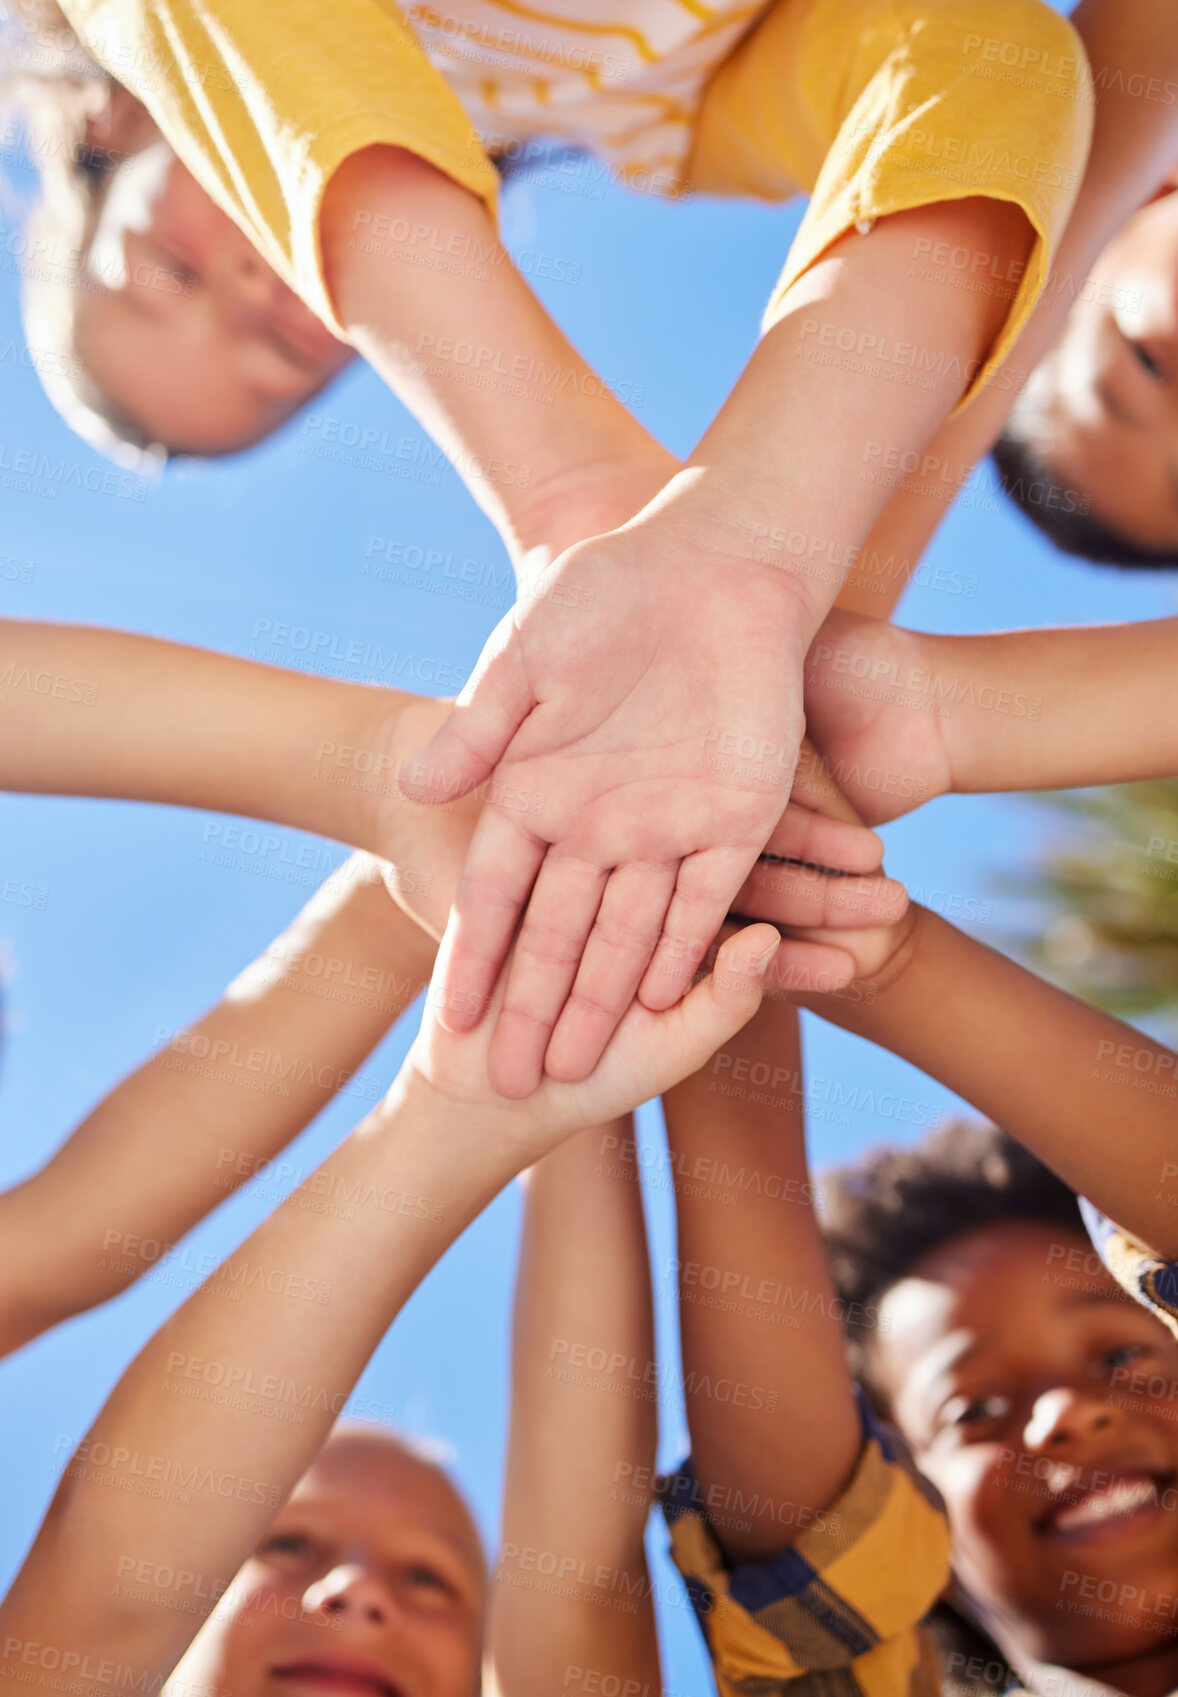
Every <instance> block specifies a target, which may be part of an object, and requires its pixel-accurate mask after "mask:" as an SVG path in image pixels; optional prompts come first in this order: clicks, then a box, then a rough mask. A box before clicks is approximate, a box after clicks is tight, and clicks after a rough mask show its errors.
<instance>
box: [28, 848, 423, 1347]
mask: <svg viewBox="0 0 1178 1697" xmlns="http://www.w3.org/2000/svg"><path fill="white" fill-rule="evenodd" d="M433 953H434V950H433V945H432V943H431V941H430V939H429V938H427V937H426V936H425V934H424V933H423V932H422V931H421V930H420V929H419V927H418V926H416V925H415V924H414V923H413V921H412V920H411V919H409V918H408V917H407V916H406V915H405V914H403V913H402V912H401V911H400V909H399V908H398V907H396V906H395V904H394V903H393V902H391V901H390V900H389V898H388V893H387V891H386V888H385V884H384V880H383V878H382V876H381V873H380V869H379V867H378V866H376V865H375V864H374V863H372V862H370V861H369V860H368V859H367V857H366V856H363V855H356V856H353V858H352V859H351V860H349V861H347V862H345V864H344V865H343V866H342V867H341V868H340V870H339V871H338V872H337V873H335V874H334V875H333V876H332V878H330V879H329V880H328V882H327V884H326V885H325V886H324V887H323V889H321V890H320V891H319V892H318V894H317V895H315V896H314V897H313V898H312V900H311V901H310V902H309V903H308V904H307V906H306V907H305V908H304V909H303V912H302V913H301V914H300V915H299V917H298V918H297V919H296V920H295V922H294V924H293V925H291V926H290V927H289V928H288V929H287V930H286V931H284V932H283V934H282V935H281V936H280V937H278V938H276V939H275V941H274V942H273V943H272V944H271V945H270V947H269V948H268V949H267V950H266V952H265V954H264V955H262V956H261V957H260V958H259V959H258V960H256V961H255V962H254V963H253V965H252V966H250V967H247V968H246V970H245V971H244V972H243V973H242V974H241V975H240V977H238V978H237V979H236V980H235V982H234V983H233V984H232V985H230V987H229V989H228V991H227V992H226V994H225V997H224V999H223V1000H222V1001H221V1002H219V1003H218V1004H217V1006H216V1007H215V1008H213V1009H212V1010H211V1011H210V1012H209V1013H207V1014H206V1015H205V1016H204V1018H203V1019H201V1020H199V1021H198V1022H197V1023H196V1024H195V1025H193V1026H192V1027H191V1028H190V1029H189V1030H187V1031H183V1032H178V1033H176V1034H174V1035H170V1036H169V1041H168V1042H167V1043H166V1044H165V1045H164V1046H162V1047H161V1048H159V1049H158V1050H157V1052H156V1053H155V1054H154V1055H152V1057H151V1059H150V1060H149V1061H147V1062H146V1063H145V1065H143V1066H142V1067H140V1069H139V1071H138V1072H135V1073H132V1075H131V1076H130V1077H129V1078H127V1079H125V1080H124V1082H123V1083H122V1084H120V1085H119V1086H118V1087H117V1089H115V1090H113V1091H112V1092H111V1094H110V1095H109V1096H107V1097H106V1098H105V1100H104V1101H102V1102H100V1103H99V1104H98V1106H97V1107H96V1108H95V1109H94V1110H93V1112H92V1113H91V1114H89V1115H88V1116H87V1118H86V1119H85V1120H84V1121H83V1122H82V1124H81V1125H80V1126H79V1127H78V1128H77V1130H76V1131H75V1132H74V1133H73V1135H72V1136H71V1137H70V1138H69V1139H68V1141H67V1142H66V1143H65V1144H64V1145H63V1146H62V1148H61V1149H59V1150H58V1152H57V1153H56V1154H55V1155H54V1156H53V1157H52V1159H51V1160H50V1161H49V1162H48V1163H47V1164H46V1165H45V1166H44V1167H43V1168H42V1169H41V1171H40V1172H38V1173H35V1174H34V1175H33V1177H32V1178H29V1179H26V1180H25V1181H24V1183H23V1184H19V1185H17V1186H16V1187H15V1188H14V1189H13V1190H10V1191H7V1192H6V1193H5V1194H4V1195H3V1196H0V1354H7V1353H8V1352H9V1351H10V1350H13V1349H18V1348H19V1347H20V1346H21V1345H22V1344H24V1343H27V1342H29V1340H30V1339H32V1338H34V1337H36V1336H38V1334H39V1333H41V1332H43V1331H45V1330H46V1329H47V1328H48V1327H50V1326H54V1325H57V1324H59V1323H60V1322H61V1321H63V1320H66V1319H69V1318H70V1316H71V1315H73V1314H78V1313H81V1312H82V1311H83V1310H84V1309H87V1308H93V1307H95V1306H97V1304H98V1303H100V1302H106V1301H108V1300H109V1299H110V1298H111V1297H113V1296H116V1295H117V1294H118V1293H119V1292H120V1291H122V1290H125V1289H126V1287H127V1286H128V1285H130V1284H132V1283H134V1281H135V1280H136V1279H137V1278H139V1277H140V1276H141V1275H142V1274H144V1273H146V1272H148V1271H150V1269H151V1267H152V1266H153V1265H155V1264H156V1262H157V1261H158V1259H159V1258H160V1256H161V1255H163V1256H164V1257H166V1256H167V1254H168V1252H169V1249H170V1247H171V1246H172V1245H173V1244H175V1243H176V1242H177V1241H178V1240H179V1239H180V1238H181V1237H183V1236H184V1234H185V1233H186V1232H188V1231H190V1230H191V1229H192V1227H193V1226H194V1225H196V1224H197V1222H198V1221H199V1220H201V1219H203V1218H204V1217H205V1215H206V1214H208V1213H211V1212H212V1210H213V1209H214V1208H216V1207H217V1206H218V1204H219V1203H221V1202H223V1201H224V1199H225V1197H226V1196H228V1195H229V1194H230V1193H231V1192H232V1191H234V1190H236V1189H238V1188H239V1187H240V1186H241V1185H243V1184H245V1183H246V1182H247V1180H248V1179H249V1178H250V1177H252V1176H253V1175H254V1174H255V1173H257V1172H259V1171H260V1170H262V1169H263V1168H265V1167H266V1166H268V1165H269V1163H270V1162H271V1161H272V1160H273V1159H274V1157H275V1156H276V1155H277V1154H278V1153H279V1152H280V1150H282V1149H283V1148H285V1147H286V1145H287V1144H288V1143H289V1142H290V1141H291V1139H292V1138H293V1137H295V1136H297V1135H298V1133H299V1132H300V1131H302V1130H303V1128H304V1127H305V1126H306V1125H308V1124H309V1123H310V1121H311V1120H312V1119H314V1117H315V1115H316V1114H318V1113H319V1112H320V1111H321V1110H322V1109H323V1108H324V1107H325V1106H326V1105H327V1103H328V1102H330V1101H331V1099H332V1098H333V1097H334V1096H335V1095H336V1094H337V1093H338V1092H340V1091H341V1090H342V1091H345V1092H348V1093H349V1094H352V1093H357V1092H358V1091H359V1090H360V1089H363V1088H364V1081H363V1080H357V1079H356V1073H357V1070H358V1068H359V1067H360V1065H361V1064H362V1062H363V1061H364V1058H365V1056H366V1055H367V1054H368V1053H369V1052H370V1051H371V1049H372V1048H373V1047H374V1046H375V1044H376V1043H377V1042H378V1041H379V1040H380V1038H381V1037H383V1036H384V1034H385V1032H386V1031H387V1030H388V1029H389V1026H390V1025H391V1024H392V1023H393V1021H394V1020H396V1019H397V1018H398V1016H399V1015H400V1014H402V1013H403V1012H404V1010H405V1009H406V1007H408V1005H409V1003H410V1002H411V1001H412V1000H413V999H414V997H415V996H417V995H418V994H419V993H420V991H421V990H422V989H423V988H424V986H425V984H426V982H427V981H428V978H429V970H430V966H431V963H432V959H433ZM347 984H352V985H355V986H365V988H364V989H360V988H357V989H354V990H352V991H350V992H349V991H347V990H345V989H342V988H341V986H344V985H347Z"/></svg>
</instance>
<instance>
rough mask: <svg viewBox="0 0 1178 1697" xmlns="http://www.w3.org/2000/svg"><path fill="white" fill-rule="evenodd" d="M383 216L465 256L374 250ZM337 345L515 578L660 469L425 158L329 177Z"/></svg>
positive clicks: (391, 152)
mask: <svg viewBox="0 0 1178 1697" xmlns="http://www.w3.org/2000/svg"><path fill="white" fill-rule="evenodd" d="M382 216H384V217H387V219H388V221H389V222H390V224H395V225H397V226H398V227H400V226H404V225H405V224H406V223H408V224H409V225H410V226H412V227H414V228H417V229H420V230H423V231H427V232H429V234H430V237H431V240H435V239H436V241H437V242H438V243H440V244H441V246H442V248H443V250H444V251H449V252H453V253H461V254H463V255H468V256H469V255H473V256H476V259H477V262H475V263H471V264H468V265H465V266H456V267H455V268H454V269H453V270H452V271H438V270H433V269H430V270H426V269H423V268H422V267H421V266H420V265H414V264H412V263H411V262H407V261H411V260H412V257H413V255H412V254H408V255H406V254H404V253H403V252H400V253H398V252H396V251H394V252H391V253H390V252H389V251H387V249H388V244H385V249H384V250H381V251H377V252H373V251H371V250H372V246H373V244H372V243H371V242H364V241H358V240H356V239H355V238H356V232H357V230H361V231H363V230H367V229H369V228H371V227H372V222H373V220H374V219H375V220H376V221H377V224H376V227H379V221H380V219H381V218H382ZM321 236H322V241H323V251H324V261H325V265H326V271H327V278H328V283H329V286H330V288H331V291H332V296H333V299H334V300H335V303H336V306H337V309H338V311H339V315H340V318H341V321H342V322H343V324H344V325H345V326H346V328H347V330H348V333H349V339H350V340H351V341H352V342H353V344H354V345H355V346H356V347H357V348H358V349H359V351H360V352H361V353H362V354H363V355H364V357H365V358H366V359H367V360H368V362H369V363H370V364H371V365H372V366H373V367H374V369H375V370H376V371H378V372H379V373H380V375H381V376H382V377H383V378H384V380H385V382H386V383H388V385H389V387H390V388H391V389H392V390H393V391H394V393H395V394H396V395H397V396H398V397H399V398H400V399H401V400H402V401H403V402H404V403H405V405H406V406H407V407H409V408H410V410H411V411H412V412H413V413H414V414H415V416H416V417H417V418H418V419H419V420H420V421H421V423H422V424H423V425H424V426H425V428H426V429H427V430H428V431H429V433H430V435H431V436H432V437H433V438H434V440H435V441H436V442H438V443H439V444H440V445H441V447H442V448H443V449H444V450H445V451H446V453H447V455H448V456H449V457H450V459H451V460H452V461H453V462H454V464H455V466H456V467H457V469H458V471H459V473H460V474H461V475H462V477H463V478H464V480H465V482H466V484H467V487H468V488H469V490H470V492H471V494H472V495H473V496H474V498H475V500H476V501H477V502H478V503H479V505H480V506H481V507H482V508H483V510H484V512H486V513H487V515H488V517H490V518H491V520H492V521H493V522H494V523H495V525H496V526H497V528H498V530H499V532H500V534H501V535H502V536H503V538H504V541H505V542H506V543H507V545H508V548H509V549H510V551H511V553H512V557H513V559H514V561H515V563H516V566H517V568H518V567H519V565H520V563H521V561H522V559H523V556H524V555H525V554H526V553H527V551H528V550H529V549H530V548H532V547H533V546H540V545H543V546H545V547H547V548H549V549H552V550H554V551H560V550H561V549H563V548H564V547H566V546H568V545H570V544H571V543H573V542H579V541H581V540H582V539H583V538H584V537H585V536H587V535H592V534H593V533H594V529H593V528H591V529H588V530H586V529H585V528H584V520H583V517H582V515H583V514H588V513H591V514H592V515H593V518H592V521H591V522H592V524H593V527H594V528H597V529H606V528H611V527H612V526H613V525H616V524H622V523H624V522H625V520H626V519H628V518H629V517H630V516H631V515H632V514H633V513H634V512H636V511H637V510H638V508H640V507H641V506H643V505H644V503H645V502H646V501H647V500H648V499H649V496H650V494H651V492H652V478H651V471H650V468H654V470H655V471H656V472H657V474H658V475H657V477H656V478H655V479H654V487H657V484H658V483H659V482H661V481H662V478H663V476H665V475H666V474H667V471H668V470H669V469H670V467H669V464H668V463H667V456H666V454H665V451H664V450H663V449H662V448H661V447H660V446H659V445H658V444H657V443H656V442H655V441H654V440H653V438H652V437H651V436H650V435H649V434H648V432H647V431H646V430H645V429H644V428H643V426H642V425H640V424H639V423H638V422H637V420H636V419H635V418H634V417H633V416H632V415H631V414H630V413H629V412H628V411H627V409H626V408H625V407H624V406H623V405H622V403H621V402H620V401H619V400H617V399H616V398H615V397H614V396H613V395H612V394H611V393H610V392H609V390H608V389H607V388H606V386H605V384H604V383H603V382H602V380H601V379H600V378H599V377H598V376H597V374H596V373H595V372H594V371H593V370H592V369H591V368H590V366H589V365H587V364H586V362H585V360H584V359H583V358H582V357H581V355H580V354H579V353H578V352H577V350H576V349H575V348H574V347H573V346H572V344H571V343H570V342H569V341H568V340H567V338H566V337H565V336H564V334H563V333H562V332H561V331H560V329H559V328H558V327H557V325H556V324H555V323H554V322H553V320H552V319H551V318H550V317H549V316H548V314H547V313H546V312H545V310H544V308H543V307H542V306H541V304H540V302H539V301H538V300H537V299H536V297H535V295H533V293H532V291H531V290H530V289H529V288H528V286H527V284H526V283H525V282H524V280H523V278H522V277H521V276H520V274H519V272H518V271H516V269H515V267H514V265H513V264H512V261H511V258H510V255H509V254H508V253H507V251H506V249H505V248H504V247H503V246H502V245H501V243H500V242H499V239H498V236H497V234H496V231H495V227H494V225H493V223H492V221H491V218H490V216H489V214H488V212H487V209H486V207H485V206H484V205H483V203H482V202H481V201H480V200H478V199H477V198H476V197H475V196H474V195H472V194H470V193H469V192H468V191H467V190H465V189H463V188H461V187H460V186H459V185H458V184H457V183H455V182H454V181H453V180H452V179H451V178H449V177H447V176H445V175H444V174H443V173H442V172H440V171H437V170H435V169H434V168H433V167H432V166H430V165H427V164H425V163H424V161H422V160H420V159H416V158H414V157H413V156H412V155H410V154H407V153H403V152H401V151H399V150H397V149H394V148H387V147H381V148H370V149H368V150H367V151H366V152H364V153H360V154H357V155H355V156H354V157H353V158H352V159H350V160H348V161H347V163H346V164H345V165H344V166H343V167H342V168H341V169H340V170H339V172H337V174H336V176H335V178H334V179H333V181H332V183H331V185H330V187H329V189H328V193H327V197H326V200H325V204H324V211H323V218H322V222H321Z"/></svg>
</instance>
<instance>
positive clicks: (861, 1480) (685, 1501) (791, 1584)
mask: <svg viewBox="0 0 1178 1697" xmlns="http://www.w3.org/2000/svg"><path fill="white" fill-rule="evenodd" d="M862 1407H863V1414H864V1421H865V1439H864V1444H863V1449H862V1451H861V1452H860V1456H859V1460H858V1463H857V1465H856V1468H855V1471H854V1473H853V1474H852V1476H851V1479H850V1482H849V1483H848V1484H847V1485H846V1487H845V1488H844V1490H843V1492H842V1494H841V1496H840V1497H839V1498H838V1499H837V1500H836V1501H835V1502H834V1503H833V1504H832V1505H831V1507H830V1508H829V1509H825V1510H822V1511H821V1512H819V1513H817V1514H813V1515H811V1517H810V1521H811V1523H810V1524H809V1525H807V1526H806V1528H805V1529H804V1530H803V1531H802V1532H801V1533H800V1534H799V1535H798V1536H797V1538H796V1539H795V1541H794V1542H793V1544H791V1545H789V1546H787V1547H786V1548H785V1549H783V1550H782V1551H781V1552H780V1554H779V1555H777V1556H774V1557H771V1558H769V1559H768V1560H767V1561H763V1562H750V1563H745V1564H743V1565H740V1566H732V1565H730V1564H729V1563H728V1561H727V1560H726V1559H725V1556H724V1552H723V1550H722V1549H721V1546H720V1543H719V1540H718V1538H717V1536H716V1533H715V1531H714V1530H713V1527H712V1525H711V1523H710V1521H709V1519H708V1515H707V1512H706V1508H704V1507H702V1506H700V1493H699V1491H698V1487H697V1485H696V1481H695V1475H694V1473H693V1472H692V1470H691V1466H690V1463H688V1464H687V1465H686V1466H685V1467H684V1468H682V1469H681V1470H680V1471H679V1473H678V1474H676V1475H674V1476H672V1478H671V1479H670V1480H669V1481H667V1482H665V1483H664V1487H663V1490H662V1505H663V1510H664V1513H665V1514H666V1517H667V1521H668V1524H669V1527H670V1533H671V1555H672V1558H673V1559H674V1562H675V1565H676V1566H677V1567H678V1569H679V1571H680V1573H681V1574H682V1575H683V1577H684V1579H685V1580H686V1581H687V1582H688V1587H689V1594H690V1597H691V1601H692V1604H693V1606H694V1608H695V1611H696V1614H697V1617H698V1619H699V1622H700V1625H701V1627H702V1629H703V1633H704V1637H705V1639H706V1641H707V1646H708V1650H709V1653H710V1655H711V1660H712V1670H713V1673H714V1674H715V1679H716V1688H717V1690H718V1692H719V1693H720V1697H746V1694H748V1693H751V1692H756V1693H757V1694H758V1697H771V1694H776V1697H829V1694H830V1692H832V1691H834V1690H848V1691H849V1690H854V1691H857V1692H859V1693H860V1694H861V1697H937V1694H938V1693H939V1692H940V1690H941V1686H942V1680H941V1672H940V1668H939V1664H938V1660H937V1655H936V1651H935V1648H934V1645H933V1641H932V1637H931V1634H930V1633H929V1631H928V1629H927V1628H926V1626H925V1625H924V1620H925V1616H926V1615H927V1614H928V1611H929V1610H930V1609H931V1608H932V1606H933V1604H934V1603H935V1602H936V1601H937V1599H938V1597H939V1596H940V1595H941V1594H942V1593H943V1591H944V1589H945V1587H946V1585H947V1584H948V1581H949V1529H948V1525H947V1523H946V1519H945V1514H944V1510H943V1509H942V1507H941V1505H940V1501H939V1499H936V1500H934V1493H932V1491H931V1488H930V1487H929V1486H928V1485H927V1483H926V1482H925V1481H923V1480H922V1479H921V1478H920V1476H919V1474H917V1472H916V1470H915V1469H914V1467H913V1466H912V1463H911V1459H910V1458H909V1457H908V1455H907V1452H905V1451H904V1450H903V1449H902V1447H901V1446H900V1445H899V1444H898V1443H896V1442H893V1440H892V1439H891V1437H890V1435H888V1434H887V1433H886V1432H885V1431H884V1429H883V1428H882V1427H880V1426H878V1424H877V1423H876V1422H875V1421H874V1420H873V1418H872V1417H871V1416H870V1414H869V1413H868V1411H867V1409H866V1405H862Z"/></svg>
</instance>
